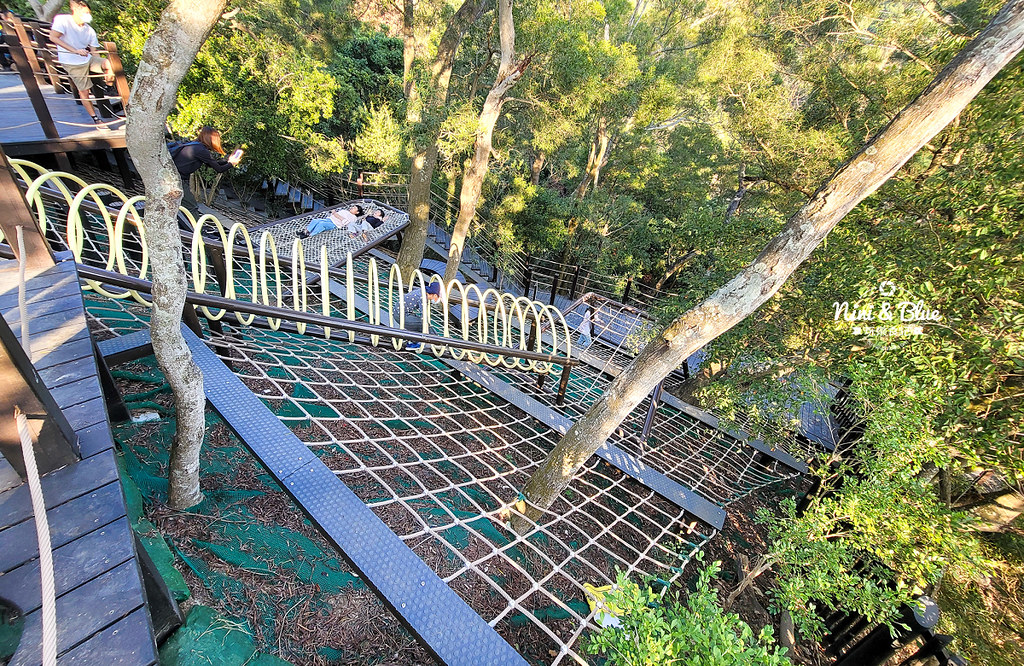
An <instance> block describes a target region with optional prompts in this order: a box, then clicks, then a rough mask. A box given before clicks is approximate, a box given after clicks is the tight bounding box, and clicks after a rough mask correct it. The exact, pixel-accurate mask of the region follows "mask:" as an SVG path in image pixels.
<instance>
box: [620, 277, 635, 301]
mask: <svg viewBox="0 0 1024 666" xmlns="http://www.w3.org/2000/svg"><path fill="white" fill-rule="evenodd" d="M632 289H633V278H629V279H628V280H626V288H625V289H624V290H623V291H622V304H623V305H627V301H628V300H629V292H630V290H632Z"/></svg>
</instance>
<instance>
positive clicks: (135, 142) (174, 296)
mask: <svg viewBox="0 0 1024 666" xmlns="http://www.w3.org/2000/svg"><path fill="white" fill-rule="evenodd" d="M225 4H227V3H226V0H208V1H206V2H202V1H199V0H172V2H171V4H170V5H168V6H167V8H166V9H165V10H164V12H163V14H162V15H161V17H160V23H159V24H158V25H157V27H156V30H154V31H153V34H152V35H150V37H149V39H148V40H147V41H146V46H145V48H144V49H143V52H142V61H141V62H140V63H139V70H138V73H137V74H136V75H135V85H134V86H133V87H132V93H131V98H130V101H129V105H128V109H129V112H128V121H127V127H126V135H127V142H128V150H129V151H130V152H131V154H132V158H133V159H134V160H135V165H136V167H137V168H138V170H139V175H140V176H141V177H142V182H143V183H144V185H145V187H146V213H145V223H146V246H147V249H148V251H149V258H150V266H151V267H152V271H153V310H152V315H151V320H150V330H151V332H152V337H153V351H154V352H155V353H156V360H157V363H158V364H159V365H160V369H161V370H162V371H163V373H164V376H165V377H166V378H167V382H168V383H169V384H170V385H171V389H172V390H173V392H174V404H175V407H176V410H177V415H178V420H177V431H176V432H175V435H174V442H173V444H172V445H171V460H170V470H169V472H168V476H169V480H170V490H169V493H168V495H169V497H168V499H169V502H170V505H171V506H172V507H174V508H176V509H186V508H188V507H190V506H194V505H196V504H198V503H199V502H201V501H202V499H203V494H202V491H200V489H199V451H200V449H201V447H202V444H203V434H204V408H205V406H206V398H205V396H204V394H203V375H202V372H201V371H200V370H199V367H198V366H197V365H196V364H195V362H194V361H193V360H192V353H191V352H190V351H189V348H188V346H187V345H186V344H185V339H184V338H183V337H182V335H181V313H182V311H183V309H184V308H185V269H184V259H183V258H182V253H181V237H180V235H179V234H178V223H177V221H176V215H177V212H178V205H179V203H180V202H181V194H182V192H181V177H180V176H179V175H178V170H177V169H175V167H174V163H173V162H172V161H171V156H170V154H169V153H168V152H167V146H166V144H165V143H164V125H165V123H166V122H167V114H168V112H169V111H170V110H171V109H172V108H174V104H175V101H176V96H177V91H178V84H179V83H180V82H181V79H182V77H184V76H185V73H186V72H187V71H188V68H189V67H190V66H191V64H192V61H193V60H194V59H195V57H196V53H198V52H199V48H200V47H201V46H202V45H203V42H205V41H206V37H207V35H209V33H210V30H211V29H212V28H213V25H214V24H215V23H216V22H217V19H218V18H219V17H220V15H221V13H222V12H223V11H224V5H225Z"/></svg>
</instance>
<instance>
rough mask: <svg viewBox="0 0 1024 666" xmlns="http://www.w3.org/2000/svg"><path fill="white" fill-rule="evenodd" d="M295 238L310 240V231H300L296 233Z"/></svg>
mask: <svg viewBox="0 0 1024 666" xmlns="http://www.w3.org/2000/svg"><path fill="white" fill-rule="evenodd" d="M295 236H296V237H297V238H309V231H307V230H306V229H299V230H298V231H296V232H295Z"/></svg>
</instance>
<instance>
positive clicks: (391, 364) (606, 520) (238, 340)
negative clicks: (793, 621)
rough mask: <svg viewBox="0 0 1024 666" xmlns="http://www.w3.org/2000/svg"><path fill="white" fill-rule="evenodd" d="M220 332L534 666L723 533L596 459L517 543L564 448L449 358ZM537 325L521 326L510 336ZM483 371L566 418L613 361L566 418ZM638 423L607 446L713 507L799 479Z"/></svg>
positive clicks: (112, 326) (220, 340)
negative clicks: (547, 468) (548, 467)
mask: <svg viewBox="0 0 1024 666" xmlns="http://www.w3.org/2000/svg"><path fill="white" fill-rule="evenodd" d="M49 205H50V204H47V206H49ZM62 210H63V212H64V215H65V216H66V215H67V212H66V209H62V208H61V207H60V206H59V205H56V206H55V207H54V208H53V211H52V214H53V215H54V216H56V215H59V214H60V213H61V212H62ZM93 217H94V218H95V216H93ZM93 223H94V224H95V223H97V221H96V220H95V219H93ZM70 228H71V225H68V229H70ZM71 235H72V236H73V235H74V234H73V233H72V234H71ZM75 243H78V244H79V248H78V252H77V253H76V254H77V255H79V256H80V257H84V256H85V255H88V256H90V257H92V255H95V256H94V257H92V258H93V261H99V262H101V265H102V261H103V260H104V259H105V258H106V257H108V256H109V251H106V250H105V249H104V248H105V245H104V244H105V243H107V241H106V239H104V238H103V237H102V228H100V229H99V231H96V230H95V229H94V230H93V231H92V232H91V233H82V234H80V236H79V237H77V238H76V237H72V238H70V239H69V241H68V245H71V246H74V245H75ZM133 243H134V244H133ZM122 247H123V248H124V249H123V250H122V251H121V256H122V257H124V260H125V261H127V262H134V264H135V266H136V268H137V267H138V266H139V265H144V260H143V258H142V257H141V253H142V247H141V244H140V243H138V241H137V240H130V241H126V242H124V243H123V244H122ZM192 252H193V253H194V252H195V247H193V248H192ZM370 262H371V260H370V259H367V258H359V259H358V260H355V261H353V262H352V268H351V270H354V271H357V272H360V271H361V272H362V274H363V275H366V276H368V279H367V281H366V282H365V284H364V285H363V287H362V291H360V290H355V291H353V292H350V294H349V298H348V301H349V302H350V303H351V302H352V296H353V295H356V296H360V295H361V296H362V297H363V298H364V299H365V298H370V300H371V301H372V296H370V294H372V291H373V289H374V286H373V285H374V284H375V282H382V281H383V280H384V278H383V277H382V276H377V278H376V280H374V277H373V271H372V270H371V263H370ZM240 275H241V276H242V279H240V280H239V282H240V283H245V281H246V279H248V277H249V276H248V275H247V274H246V273H245V271H244V270H241V271H240ZM291 277H292V276H291V275H289V274H288V271H287V270H284V271H283V273H282V274H281V275H280V276H279V277H278V280H279V282H280V283H282V284H287V283H288V282H289V281H290V280H291ZM324 282H325V283H327V282H329V280H325V281H324ZM320 294H326V286H325V290H324V291H322V292H319V293H318V292H316V291H313V292H311V293H309V294H307V296H308V303H307V304H306V305H307V306H308V307H309V308H311V309H312V310H314V311H315V310H317V309H319V308H326V310H325V311H327V312H331V313H334V312H336V311H337V309H338V308H339V307H340V308H344V307H345V305H342V306H338V305H336V304H332V303H331V302H330V300H329V299H324V300H321V299H319V298H318V295H320ZM238 297H240V298H245V297H247V294H239V295H238ZM86 303H87V307H88V309H89V312H90V314H91V316H92V317H93V319H94V320H95V321H94V324H97V325H98V326H100V327H101V328H103V329H105V331H106V333H107V334H118V335H123V334H127V333H130V332H133V331H136V330H140V329H142V328H145V327H146V326H147V325H148V309H147V308H146V307H145V305H142V304H139V303H138V302H135V301H133V300H131V299H111V298H108V297H105V296H104V295H102V294H100V293H96V292H91V293H87V294H86ZM608 308H609V309H608V314H609V315H611V314H612V311H611V308H610V306H608ZM467 312H468V311H467ZM464 314H465V313H464ZM470 314H471V316H473V317H474V318H479V319H480V320H482V321H484V322H487V323H489V325H490V326H491V327H493V322H494V321H495V320H496V318H499V317H500V313H499V312H498V310H497V309H495V310H493V311H490V312H487V311H485V313H484V315H483V316H482V317H478V316H477V315H478V314H479V313H470ZM574 314H575V313H570V315H569V316H568V317H567V321H566V324H567V325H568V326H570V327H572V326H574V325H575V323H578V320H577V322H574V321H573V316H574ZM364 317H365V315H364ZM618 318H619V317H618V314H616V316H615V317H610V318H609V321H611V320H614V319H618ZM223 321H224V323H226V324H229V326H228V327H226V328H224V329H223V331H222V332H213V333H211V335H210V337H209V342H210V343H211V345H212V346H214V348H215V349H219V350H221V353H222V354H223V355H225V357H226V360H230V364H231V367H232V370H233V371H234V372H235V373H236V375H238V376H239V378H241V379H242V381H243V382H244V383H245V384H246V385H247V386H248V387H249V388H250V389H251V390H252V391H253V393H254V394H255V395H257V396H259V397H260V398H261V399H262V400H263V402H264V403H265V404H266V405H267V406H268V408H269V409H271V410H272V411H273V412H274V413H275V414H276V415H277V416H278V417H279V418H280V419H281V420H282V422H284V423H285V424H286V425H288V426H289V427H290V428H291V429H292V431H293V432H294V433H295V434H296V436H297V437H299V439H300V440H302V441H303V442H305V443H306V444H307V445H308V446H309V447H310V449H311V450H313V451H314V452H315V453H316V454H317V455H318V456H319V457H320V458H321V460H323V461H324V463H325V464H327V465H328V467H329V468H330V469H331V470H332V471H333V472H334V473H335V474H336V475H337V476H338V477H339V479H341V480H342V481H343V482H344V483H345V484H346V485H347V486H348V487H349V488H351V489H352V490H353V491H354V492H355V493H356V494H357V495H358V496H359V497H360V498H361V499H362V500H363V501H364V502H365V503H366V504H367V505H368V506H369V507H371V509H372V510H373V511H374V512H375V513H376V514H377V515H378V516H379V517H380V518H381V519H382V520H383V521H384V522H385V523H386V524H387V525H388V526H389V527H390V528H391V529H392V530H393V531H394V532H395V533H396V534H397V535H398V536H399V537H400V538H401V539H402V540H403V541H404V542H405V543H406V544H407V545H408V546H409V548H410V549H412V550H413V551H414V552H416V553H417V555H419V556H420V557H421V558H422V559H423V560H424V562H426V563H427V564H428V566H430V567H431V568H433V570H434V571H435V572H436V573H437V574H438V575H439V576H440V577H441V578H442V579H444V580H445V581H446V582H447V583H448V585H449V586H450V587H451V588H452V589H453V590H454V591H455V592H456V593H458V594H459V595H460V596H461V597H462V598H463V599H465V600H466V602H467V603H468V604H469V605H470V606H471V607H472V608H473V609H474V610H475V611H476V612H477V613H479V614H480V616H481V617H482V618H483V619H484V620H485V621H487V622H488V623H490V624H491V625H492V626H493V627H494V628H495V629H496V630H497V631H498V632H499V633H500V634H501V635H502V636H503V637H504V638H505V639H506V640H507V641H508V642H509V643H510V644H511V645H513V646H514V647H515V648H516V649H518V650H519V651H520V653H522V654H523V656H524V657H525V658H526V659H528V660H529V661H531V662H532V663H548V664H559V663H562V662H564V661H567V660H568V661H573V662H575V663H580V664H586V663H588V660H587V658H586V656H585V640H582V639H583V637H584V636H585V634H586V632H587V631H588V630H592V629H595V628H596V627H597V623H596V621H595V616H596V610H595V605H593V604H592V602H593V601H594V596H593V594H592V592H591V591H588V586H594V587H601V586H606V585H611V584H613V583H614V582H615V579H616V572H617V571H624V572H626V573H627V574H629V575H630V576H632V577H634V578H635V579H643V578H647V577H650V578H654V579H657V580H660V581H663V582H665V583H672V582H673V581H676V580H677V579H678V578H679V577H680V576H681V575H682V574H683V568H684V566H685V564H686V563H687V562H688V561H689V559H690V558H691V556H692V555H693V554H694V553H695V552H696V551H697V550H699V549H700V548H701V547H702V546H703V545H704V544H705V543H706V542H707V541H708V540H709V539H710V538H711V537H712V536H713V535H714V533H715V531H714V530H713V529H712V528H710V527H709V526H707V525H706V524H704V523H703V522H701V521H699V520H696V519H695V518H694V516H693V515H692V514H689V513H688V512H686V511H685V510H684V509H682V508H681V507H680V506H678V505H677V504H676V503H674V502H671V501H669V500H668V499H665V498H664V497H662V496H660V495H658V494H657V493H655V492H654V491H652V490H651V489H650V488H648V487H647V486H645V485H643V484H642V483H641V482H639V481H637V480H636V479H634V478H632V477H630V476H627V475H626V474H624V473H623V472H620V471H619V470H618V469H617V468H615V467H613V466H611V465H609V464H608V463H606V462H604V461H602V460H600V459H598V458H596V457H594V458H592V459H591V460H590V461H588V463H587V464H586V465H585V466H584V467H583V468H582V469H581V470H580V471H579V472H578V473H577V474H576V475H575V477H574V478H573V480H572V482H571V484H570V486H569V488H568V489H567V490H566V491H565V492H564V493H563V495H562V496H561V497H560V499H559V500H558V501H557V502H556V503H555V504H554V505H553V506H552V507H551V509H550V510H549V511H546V512H544V513H543V515H542V517H541V519H540V520H539V521H538V524H537V527H536V529H534V530H533V531H531V532H530V533H528V534H525V535H519V534H517V533H516V532H515V531H513V530H512V529H511V528H510V525H509V524H508V523H507V521H508V517H509V514H508V510H509V507H511V506H514V505H515V504H516V502H517V501H518V500H519V499H520V495H519V490H520V489H521V488H522V487H524V486H525V484H526V482H527V481H528V479H529V478H530V476H531V475H532V473H533V472H534V470H535V469H536V468H537V467H538V466H539V465H540V464H541V462H543V460H544V459H545V458H546V456H547V455H548V453H549V452H550V451H551V450H552V449H553V447H554V446H555V444H556V443H557V442H558V440H559V438H560V435H559V433H557V432H556V431H554V430H552V429H551V428H550V427H549V426H548V425H546V424H545V423H543V422H542V421H540V420H539V419H538V418H536V417H535V416H532V415H530V414H528V413H527V412H525V411H523V410H522V409H520V408H519V407H517V406H515V405H513V404H511V403H510V402H508V401H507V400H506V399H504V398H502V397H499V396H498V395H497V394H496V393H494V392H492V391H490V390H488V389H486V388H484V387H482V386H480V385H479V384H478V383H476V382H475V381H473V380H471V379H469V378H468V377H466V376H463V375H461V374H459V373H456V372H453V371H452V368H451V367H450V365H449V364H446V363H445V362H444V361H443V360H441V359H439V358H432V357H430V356H426V355H424V356H420V355H414V354H411V353H409V352H403V351H396V349H394V348H392V347H390V346H388V345H380V346H371V345H367V344H357V343H353V342H352V341H350V340H349V339H348V338H347V337H345V336H341V337H333V338H331V339H324V338H323V337H314V336H311V335H300V334H299V333H298V332H295V331H289V330H286V329H287V328H288V327H287V326H285V327H281V328H280V329H279V330H269V329H266V328H258V327H240V326H237V325H236V323H237V322H236V321H235V320H234V319H231V318H225V319H223ZM539 323H541V322H540V320H539V319H538V320H535V322H533V323H531V324H529V325H527V324H525V323H524V321H522V320H519V322H518V324H517V325H516V324H515V322H513V323H512V324H508V325H507V326H506V328H516V327H517V326H518V328H519V329H520V330H521V329H524V328H528V327H529V326H534V325H537V324H539ZM619 323H620V324H621V325H622V329H623V330H622V331H620V332H619V333H618V334H617V335H611V336H609V335H606V336H596V335H595V338H597V341H595V346H594V347H591V349H589V350H587V351H586V352H585V353H586V354H588V355H592V356H593V357H594V358H595V359H598V361H595V362H594V363H595V365H598V366H599V365H600V357H599V356H597V355H596V352H598V350H600V353H602V354H607V359H608V362H609V363H610V360H611V359H612V358H613V357H615V356H616V355H617V354H618V355H620V356H622V357H623V358H625V357H626V356H629V355H631V354H633V353H635V350H627V351H624V350H626V349H627V347H626V344H625V343H626V341H627V340H629V339H630V337H631V336H630V333H631V332H632V331H634V330H635V329H636V328H637V326H638V325H639V324H638V323H637V322H634V323H633V324H628V322H626V321H625V320H623V321H620V322H619ZM434 324H435V326H436V325H438V324H439V322H436V321H435V322H434ZM554 324H555V322H554V321H551V322H550V323H549V326H548V331H550V330H551V328H553V325H554ZM566 324H563V326H564V325H566ZM595 333H596V331H595ZM548 336H550V333H548ZM541 337H542V342H541V346H545V345H546V347H547V349H548V350H549V351H550V350H558V349H560V347H561V345H564V346H565V349H566V351H567V352H568V351H569V350H570V349H571V344H572V343H575V342H576V340H575V339H573V341H572V343H569V342H562V343H559V341H558V340H557V339H555V340H554V341H553V342H552V340H551V338H550V337H547V338H544V336H541ZM609 341H611V342H609ZM609 345H611V346H609ZM595 347H597V349H595ZM601 347H607V348H606V349H601ZM225 350H227V351H225ZM489 365H490V366H491V369H490V370H489V371H490V372H491V373H492V374H493V375H494V376H495V377H497V378H498V379H501V380H502V381H504V382H506V383H508V384H509V385H510V386H512V387H514V388H515V389H516V390H518V391H520V392H521V393H524V394H527V395H529V396H531V397H533V398H535V399H536V400H538V401H540V402H541V403H543V404H545V405H547V406H548V407H550V408H551V409H556V410H560V411H561V413H562V414H563V415H565V416H566V417H568V418H569V419H572V420H574V419H576V418H578V417H579V416H580V415H582V414H583V413H584V412H585V411H586V409H587V408H588V407H589V405H590V404H591V403H592V402H593V400H594V399H596V397H597V396H598V395H600V393H601V392H602V391H603V390H604V389H605V387H606V386H607V384H608V382H609V381H610V377H611V374H614V373H613V372H611V371H610V368H611V365H607V367H604V368H603V369H602V368H601V367H595V366H593V365H586V366H577V367H576V368H574V371H573V374H572V377H571V380H570V382H569V389H568V398H569V399H568V401H567V404H566V405H564V406H563V407H560V408H559V407H557V406H556V405H555V401H554V393H553V388H554V387H553V386H552V385H551V383H550V382H549V383H548V385H547V386H546V387H544V388H537V387H536V386H535V382H536V378H537V376H538V375H537V374H535V373H532V372H530V371H529V368H524V367H509V365H508V364H502V363H490V364H489ZM623 365H625V364H623ZM495 366H496V367H495ZM646 409H647V403H645V404H644V405H641V406H640V407H639V408H638V409H637V410H636V411H635V413H634V414H633V415H632V416H631V417H630V418H629V419H627V421H626V422H625V423H624V424H623V426H622V428H621V430H620V432H619V433H618V434H617V435H616V436H615V437H613V442H612V443H613V444H615V445H617V446H619V447H621V448H623V449H624V450H626V451H627V452H629V453H631V454H632V455H633V456H634V457H635V458H637V459H639V460H640V461H641V462H642V463H644V464H646V465H647V466H649V467H651V468H654V469H656V470H658V471H661V472H662V473H664V474H666V475H667V476H668V477H669V478H671V479H672V480H675V481H676V482H678V483H680V484H682V485H684V486H686V487H687V488H690V489H692V490H695V491H697V492H698V493H700V494H701V495H703V496H704V497H706V498H708V499H709V500H711V501H712V502H714V503H715V504H718V505H719V506H725V505H726V504H728V503H730V502H732V501H735V500H736V499H738V498H739V497H742V496H744V495H745V494H747V493H749V492H750V491H752V490H754V489H756V488H758V487H761V486H763V485H765V484H768V483H771V482H773V481H777V480H780V479H782V478H786V477H787V476H790V475H791V474H792V472H791V471H790V470H787V469H786V468H782V467H780V466H779V465H778V463H776V462H774V461H773V460H771V459H768V458H765V457H764V456H762V455H760V454H758V453H757V452H756V451H753V450H751V449H749V448H746V447H744V446H743V445H742V444H741V443H740V442H738V441H736V440H734V439H732V438H730V437H728V436H726V435H724V434H723V433H721V432H720V431H717V430H715V429H714V428H711V427H709V426H707V425H704V424H702V423H700V422H699V421H697V420H695V419H693V418H691V417H690V416H688V415H687V414H685V413H683V412H682V411H679V410H676V409H674V408H672V407H671V406H670V405H667V404H664V403H661V404H659V406H658V407H657V410H656V414H655V419H654V425H653V427H652V428H651V430H650V433H649V436H648V437H646V438H644V437H641V431H642V429H643V421H644V415H645V413H646Z"/></svg>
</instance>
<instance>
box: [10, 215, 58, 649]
mask: <svg viewBox="0 0 1024 666" xmlns="http://www.w3.org/2000/svg"><path fill="white" fill-rule="evenodd" d="M26 263H27V262H26V260H25V235H24V229H23V227H22V226H21V225H20V224H19V225H18V264H19V266H18V277H19V280H18V282H19V284H18V314H19V316H20V317H21V344H22V345H23V346H24V347H25V353H26V354H30V353H31V352H30V351H29V349H30V342H29V337H28V336H29V328H28V307H27V304H26V303H25V264H26ZM14 418H15V420H16V421H17V422H18V435H19V436H20V437H21V455H22V458H23V459H24V462H25V476H26V477H28V490H29V494H30V495H31V496H32V513H33V514H34V516H35V522H36V540H37V542H38V543H39V575H40V579H41V586H40V587H41V593H42V602H43V666H56V664H57V595H56V591H55V590H54V581H53V552H52V551H51V550H50V525H49V523H48V521H47V520H46V502H45V500H44V499H43V488H42V485H40V483H39V469H38V468H37V467H36V454H35V450H34V448H33V446H32V435H31V433H30V432H29V429H28V419H26V418H25V414H24V413H22V411H21V409H19V408H18V407H17V406H15V408H14Z"/></svg>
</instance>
